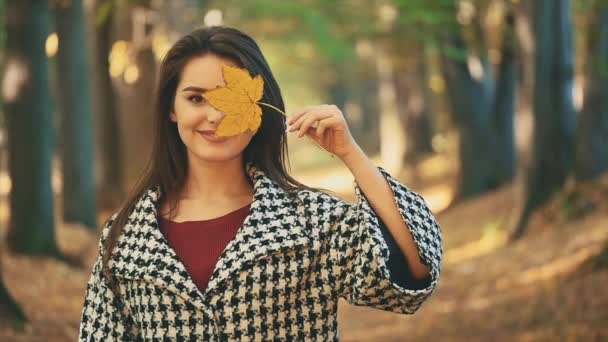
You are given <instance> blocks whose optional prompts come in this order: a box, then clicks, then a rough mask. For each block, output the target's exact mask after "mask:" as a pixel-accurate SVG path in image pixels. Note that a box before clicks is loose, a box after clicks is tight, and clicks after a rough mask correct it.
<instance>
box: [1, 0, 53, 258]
mask: <svg viewBox="0 0 608 342" xmlns="http://www.w3.org/2000/svg"><path fill="white" fill-rule="evenodd" d="M6 6H7V9H6V14H7V15H6V16H5V18H6V19H5V20H6V22H7V25H6V27H7V31H6V32H7V40H6V44H7V46H6V64H5V73H4V80H3V83H4V84H9V85H10V87H8V88H6V89H4V91H3V95H4V97H3V99H4V106H5V107H4V108H5V113H6V119H7V133H8V151H9V158H8V160H9V175H10V178H11V184H12V186H11V193H10V208H11V213H10V223H9V228H8V234H7V239H8V245H9V247H10V249H11V250H13V251H16V252H22V253H28V254H52V255H57V254H58V249H57V245H56V243H55V221H54V213H53V189H52V187H51V158H52V151H53V120H52V117H51V98H50V93H49V84H48V66H47V57H46V55H45V50H44V47H45V41H46V38H47V35H48V33H49V30H48V27H49V9H48V4H47V2H46V1H34V0H30V1H25V0H24V1H9V2H8V3H7V5H6Z"/></svg>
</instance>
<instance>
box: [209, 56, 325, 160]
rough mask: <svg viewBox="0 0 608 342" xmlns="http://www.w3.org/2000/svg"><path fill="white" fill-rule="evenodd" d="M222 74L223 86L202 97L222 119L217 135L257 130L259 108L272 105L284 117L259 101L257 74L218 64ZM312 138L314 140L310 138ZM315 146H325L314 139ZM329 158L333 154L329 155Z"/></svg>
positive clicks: (261, 83) (260, 81) (260, 91)
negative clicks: (220, 114) (252, 74)
mask: <svg viewBox="0 0 608 342" xmlns="http://www.w3.org/2000/svg"><path fill="white" fill-rule="evenodd" d="M222 74H223V76H224V81H225V82H226V85H225V86H223V87H217V88H215V89H212V90H209V91H207V92H206V93H204V94H203V97H204V98H205V99H206V100H207V101H208V102H209V105H211V106H212V107H213V108H215V109H217V110H219V111H220V112H223V113H224V114H225V116H224V118H223V119H222V121H221V122H220V124H219V125H218V126H217V130H216V132H215V134H216V135H217V136H220V137H222V136H224V137H226V136H232V135H237V134H241V133H243V132H245V131H246V130H248V129H249V130H251V131H252V132H253V133H255V132H257V130H258V128H260V125H261V124H262V108H261V107H260V106H259V105H264V106H266V107H269V108H272V109H274V110H276V111H277V112H279V113H281V114H282V115H284V116H287V114H285V112H283V111H282V110H280V109H279V108H277V107H275V106H273V105H271V104H268V103H264V102H259V100H260V99H261V98H262V97H263V96H264V79H263V78H262V76H260V75H256V76H255V77H251V76H250V75H249V71H248V70H247V69H243V68H239V67H234V66H230V65H227V64H223V65H222ZM313 141H314V139H313ZM314 142H315V144H317V146H319V147H321V148H322V149H325V148H324V147H323V146H321V145H320V144H319V143H318V142H316V141H314ZM332 157H334V156H333V155H332Z"/></svg>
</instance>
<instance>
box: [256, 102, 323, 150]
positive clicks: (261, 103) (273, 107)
mask: <svg viewBox="0 0 608 342" xmlns="http://www.w3.org/2000/svg"><path fill="white" fill-rule="evenodd" d="M256 103H257V104H260V105H263V106H266V107H270V108H272V109H274V110H276V111H277V112H279V113H281V114H283V115H284V116H285V117H286V118H287V117H288V116H287V114H285V112H283V111H282V110H280V109H279V108H277V107H275V106H273V105H271V104H268V103H264V102H256ZM311 140H312V141H313V142H314V143H315V144H317V146H319V147H320V148H322V149H323V150H325V151H327V149H326V148H325V147H323V146H321V145H320V144H319V143H318V142H317V141H316V140H315V139H312V138H311ZM327 152H329V151H327ZM329 154H330V155H331V157H332V158H335V156H334V155H333V153H331V152H329Z"/></svg>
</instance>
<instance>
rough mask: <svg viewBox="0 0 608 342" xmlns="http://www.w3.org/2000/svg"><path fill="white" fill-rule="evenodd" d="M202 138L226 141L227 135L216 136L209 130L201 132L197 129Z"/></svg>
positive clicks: (211, 140) (212, 140)
mask: <svg viewBox="0 0 608 342" xmlns="http://www.w3.org/2000/svg"><path fill="white" fill-rule="evenodd" d="M197 132H198V133H199V134H200V135H201V136H202V137H203V138H205V139H206V140H208V141H210V142H214V143H216V142H222V141H226V140H227V139H228V138H227V137H218V136H216V135H215V132H214V133H211V132H201V131H197Z"/></svg>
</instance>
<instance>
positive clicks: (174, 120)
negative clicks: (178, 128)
mask: <svg viewBox="0 0 608 342" xmlns="http://www.w3.org/2000/svg"><path fill="white" fill-rule="evenodd" d="M169 117H170V118H171V121H173V122H177V115H175V113H174V112H171V114H169Z"/></svg>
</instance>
